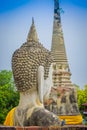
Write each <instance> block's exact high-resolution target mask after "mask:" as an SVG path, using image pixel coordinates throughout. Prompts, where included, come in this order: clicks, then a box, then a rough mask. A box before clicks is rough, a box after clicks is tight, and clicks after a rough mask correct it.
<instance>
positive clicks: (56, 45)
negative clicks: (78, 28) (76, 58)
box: [51, 0, 68, 67]
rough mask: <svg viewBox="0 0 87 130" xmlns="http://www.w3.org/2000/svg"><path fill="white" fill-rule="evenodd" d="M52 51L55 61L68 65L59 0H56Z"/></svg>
mask: <svg viewBox="0 0 87 130" xmlns="http://www.w3.org/2000/svg"><path fill="white" fill-rule="evenodd" d="M51 51H52V55H53V58H54V62H55V63H57V64H58V65H65V66H67V67H68V62H67V56H66V50H65V45H64V38H63V31H62V26H61V17H60V8H59V0H54V21H53V35H52V45H51Z"/></svg>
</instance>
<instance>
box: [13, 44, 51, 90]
mask: <svg viewBox="0 0 87 130" xmlns="http://www.w3.org/2000/svg"><path fill="white" fill-rule="evenodd" d="M51 63H52V57H51V53H50V51H48V50H47V49H46V48H44V47H43V46H42V44H40V43H38V42H27V43H24V44H23V45H22V46H21V47H20V48H19V49H18V50H16V51H15V52H14V54H13V57H12V70H13V76H14V81H15V84H16V87H17V89H18V91H21V92H23V91H26V90H33V89H37V88H38V84H37V71H38V67H39V66H40V65H42V66H44V68H45V73H44V79H46V78H47V77H48V73H49V67H50V64H51Z"/></svg>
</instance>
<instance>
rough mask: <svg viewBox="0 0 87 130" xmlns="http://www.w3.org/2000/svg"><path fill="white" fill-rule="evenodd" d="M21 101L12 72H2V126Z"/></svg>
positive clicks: (0, 83)
mask: <svg viewBox="0 0 87 130" xmlns="http://www.w3.org/2000/svg"><path fill="white" fill-rule="evenodd" d="M18 101H19V93H18V92H17V91H16V88H15V85H14V82H13V78H12V72H11V71H7V70H2V71H0V124H1V123H3V122H4V120H5V117H6V115H7V113H8V112H9V111H10V110H11V109H12V108H13V107H15V106H17V104H18Z"/></svg>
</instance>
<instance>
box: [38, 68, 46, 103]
mask: <svg viewBox="0 0 87 130" xmlns="http://www.w3.org/2000/svg"><path fill="white" fill-rule="evenodd" d="M37 78H38V94H39V100H40V102H41V103H43V89H44V67H43V66H39V67H38V75H37Z"/></svg>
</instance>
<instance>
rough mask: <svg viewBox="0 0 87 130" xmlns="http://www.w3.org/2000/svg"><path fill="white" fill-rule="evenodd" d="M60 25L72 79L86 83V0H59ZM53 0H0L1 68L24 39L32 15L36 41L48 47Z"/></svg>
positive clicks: (51, 24) (50, 35)
mask: <svg viewBox="0 0 87 130" xmlns="http://www.w3.org/2000/svg"><path fill="white" fill-rule="evenodd" d="M60 7H61V8H62V9H63V10H64V13H62V14H61V19H62V29H63V33H64V40H65V46H66V52H67V57H68V62H69V65H70V70H71V73H72V82H73V83H75V84H78V85H79V86H80V87H81V88H82V87H83V86H84V85H85V84H87V54H86V52H87V0H60ZM53 10H54V0H0V70H3V69H7V70H11V57H12V54H13V52H14V51H15V50H16V49H17V48H19V47H20V46H21V45H22V43H24V42H25V41H26V39H27V34H28V32H29V28H30V26H31V20H32V17H34V19H35V25H36V29H37V33H38V37H39V41H40V42H41V43H42V44H43V45H44V46H45V47H46V48H48V49H49V50H50V47H51V41H52V30H53Z"/></svg>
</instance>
